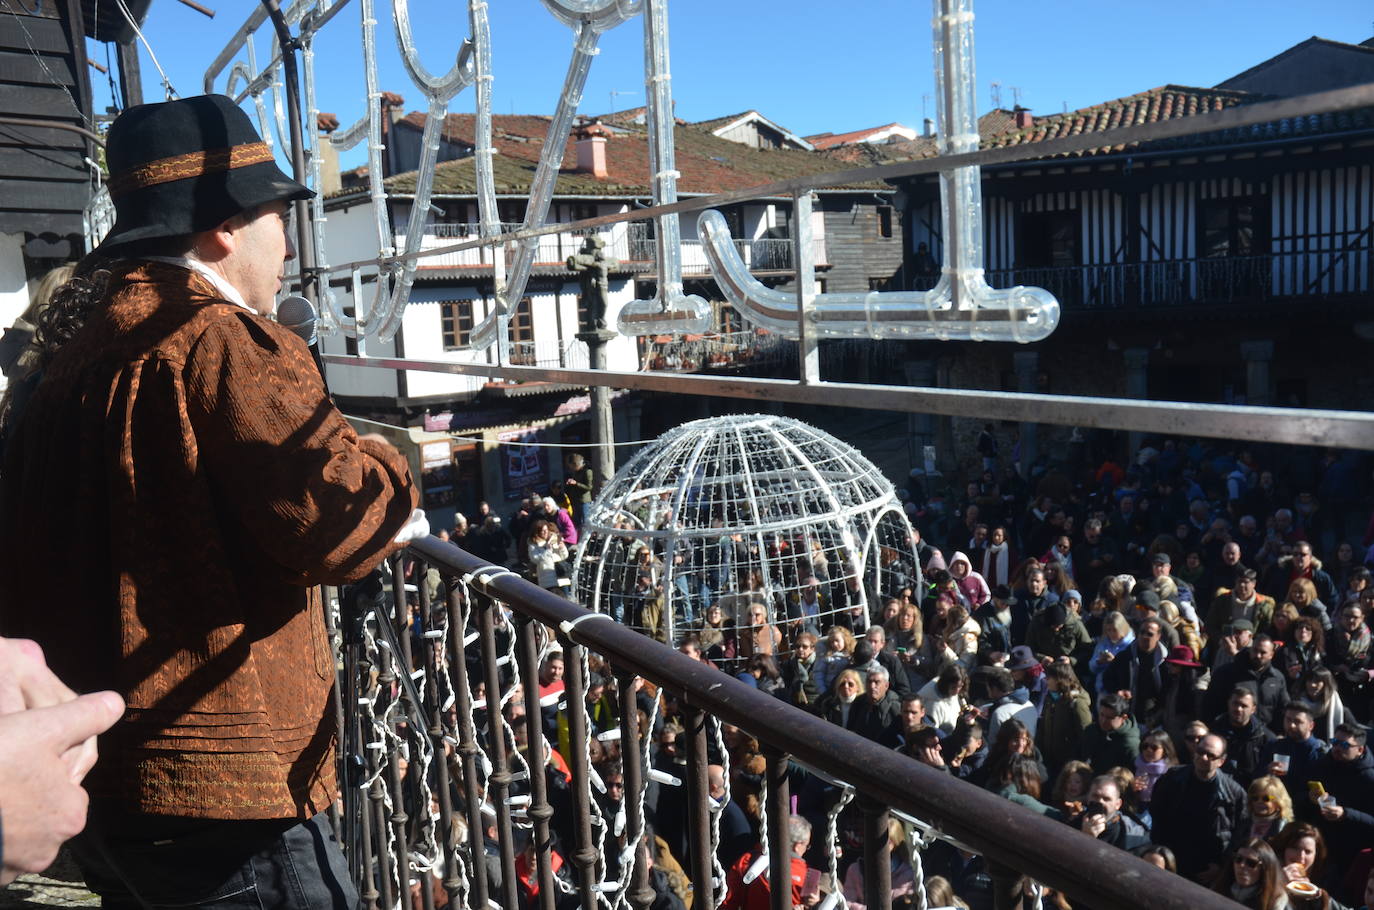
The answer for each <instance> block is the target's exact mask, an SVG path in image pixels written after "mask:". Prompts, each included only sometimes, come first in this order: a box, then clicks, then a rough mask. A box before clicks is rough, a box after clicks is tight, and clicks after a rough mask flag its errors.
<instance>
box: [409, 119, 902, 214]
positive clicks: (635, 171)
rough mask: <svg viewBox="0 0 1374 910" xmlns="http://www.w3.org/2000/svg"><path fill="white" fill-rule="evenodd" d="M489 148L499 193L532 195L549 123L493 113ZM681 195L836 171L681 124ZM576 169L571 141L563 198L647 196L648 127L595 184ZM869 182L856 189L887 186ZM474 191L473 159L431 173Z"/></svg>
mask: <svg viewBox="0 0 1374 910" xmlns="http://www.w3.org/2000/svg"><path fill="white" fill-rule="evenodd" d="M492 121H493V122H492V144H493V145H494V146H495V147H496V149H497V151H498V154H497V155H496V157H495V159H494V161H493V165H492V167H493V172H494V175H495V179H496V191H497V193H500V194H523V193H527V192H528V191H529V187H530V184H531V182H532V181H533V179H534V172H535V168H536V166H537V165H538V161H539V152H540V149H541V147H542V145H543V140H544V136H545V135H546V134H547V132H548V127H549V121H550V118H548V117H542V116H522V115H494V116H493V117H492ZM400 122H401V123H402V124H404V125H405V126H406V127H410V128H412V129H417V130H418V129H423V128H424V122H425V115H424V114H421V113H412V114H409V115H408V116H406V117H405V118H403V119H402V120H401V121H400ZM473 126H474V115H472V114H449V115H448V116H447V118H446V119H445V123H444V131H443V135H444V137H445V138H447V139H450V140H456V141H458V142H461V143H464V144H467V145H471V144H472V143H473V142H474V138H473ZM674 135H675V144H676V157H677V169H678V171H679V172H680V173H681V175H682V176H681V177H680V178H679V179H678V191H679V192H681V193H690V194H699V193H700V194H706V193H718V192H723V191H726V190H735V189H747V188H748V187H752V186H758V185H759V184H763V183H768V182H771V181H775V180H784V179H787V178H790V177H800V176H805V175H809V174H823V173H826V172H828V171H832V170H835V169H836V164H835V160H834V159H832V158H830V157H828V156H825V155H818V154H815V153H813V152H804V151H794V150H790V149H756V148H751V147H749V146H746V145H741V144H740V143H737V142H731V141H729V140H727V139H721V138H719V137H717V136H713V135H711V134H710V133H709V132H707V131H705V130H703V129H702V128H700V126H699V125H692V126H678V127H677V128H676V130H675V133H674ZM576 164H577V155H576V150H575V148H574V147H573V140H571V139H570V140H569V142H568V148H567V149H566V150H565V153H564V156H563V164H562V168H563V169H562V172H561V173H560V174H559V176H558V180H557V183H556V184H555V189H554V192H555V193H556V194H558V195H595V196H649V195H651V193H652V190H651V188H650V186H649V146H648V139H647V136H646V134H645V132H644V131H643V130H630V129H627V130H625V131H624V132H621V133H618V134H616V135H614V136H612V137H610V138H608V139H607V140H606V166H607V172H608V173H607V176H606V177H605V178H604V179H598V178H596V177H593V176H592V175H591V174H588V173H584V172H579V171H577V170H575V168H576ZM387 186H388V188H389V189H391V190H393V191H398V192H406V191H409V190H412V189H413V188H414V186H415V174H414V172H410V173H405V174H397V175H395V176H393V177H390V178H388V179H387ZM885 187H886V185H885V184H882V183H877V182H872V183H865V184H862V185H860V187H859V188H863V189H873V188H885ZM475 190H476V175H475V171H474V167H473V159H472V158H470V157H467V158H462V159H459V160H456V161H445V162H441V163H440V164H439V165H437V166H436V168H435V172H434V192H436V193H441V194H454V195H468V194H471V193H474V192H475Z"/></svg>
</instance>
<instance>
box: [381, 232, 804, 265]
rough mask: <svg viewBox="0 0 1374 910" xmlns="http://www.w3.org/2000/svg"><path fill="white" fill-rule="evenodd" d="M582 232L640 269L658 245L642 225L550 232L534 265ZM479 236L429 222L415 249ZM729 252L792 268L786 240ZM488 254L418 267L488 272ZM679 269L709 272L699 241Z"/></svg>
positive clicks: (429, 259) (458, 255)
mask: <svg viewBox="0 0 1374 910" xmlns="http://www.w3.org/2000/svg"><path fill="white" fill-rule="evenodd" d="M521 227H522V225H519V224H502V225H501V231H502V232H503V233H504V232H508V231H516V230H519V229H520V228H521ZM588 234H595V235H597V236H599V237H600V238H601V239H602V240H604V241H605V243H606V246H605V254H606V255H607V256H609V257H611V258H614V259H618V260H620V261H621V262H622V263H635V264H643V265H644V266H645V267H646V268H647V267H648V266H650V265H652V263H653V262H654V261H655V260H654V256H655V251H656V249H657V244H658V241H657V240H655V239H654V238H652V237H650V236H649V230H648V225H646V224H643V223H634V222H630V223H622V224H613V225H610V226H608V227H606V228H592V229H582V230H573V231H560V232H559V233H556V234H541V235H540V236H539V237H538V238H536V239H537V240H538V251H537V252H536V253H535V257H534V264H535V265H536V266H540V267H544V268H549V267H555V266H562V265H564V264H565V263H566V261H567V258H568V257H569V256H571V255H573V254H574V253H576V252H578V251H579V250H580V249H581V247H582V240H583V238H584V237H586V236H587V235H588ZM479 236H481V226H480V225H477V224H466V223H464V224H432V225H429V226H428V227H426V228H425V236H424V239H423V240H422V241H421V242H420V250H421V251H422V252H423V251H426V250H432V249H438V248H440V247H445V246H450V245H452V244H454V243H457V242H459V241H462V240H471V239H475V238H477V237H479ZM396 243H397V245H398V246H404V245H405V236H404V235H400V236H398V237H397V238H396ZM734 243H735V248H736V249H737V250H739V254H740V258H742V259H743V260H744V263H745V265H747V266H748V267H749V268H750V269H752V270H754V271H757V272H786V271H791V270H792V269H793V265H792V258H793V257H792V241H791V239H790V238H787V237H761V238H759V239H757V240H736V241H734ZM812 243H813V249H814V255H815V257H816V264H817V265H820V266H824V265H828V264H829V260H828V259H827V258H826V248H825V238H824V237H817V238H815V239H814V240H813V241H812ZM491 264H492V251H491V249H490V248H488V247H474V248H472V249H467V250H451V251H448V252H444V253H437V254H435V255H433V256H426V257H425V258H424V259H423V260H421V267H422V268H444V269H454V268H483V267H485V268H490V267H491ZM682 269H683V273H684V274H686V275H707V274H710V271H711V270H710V266H709V265H708V264H707V262H706V252H705V250H704V249H702V245H701V241H700V240H693V239H684V240H683V241H682Z"/></svg>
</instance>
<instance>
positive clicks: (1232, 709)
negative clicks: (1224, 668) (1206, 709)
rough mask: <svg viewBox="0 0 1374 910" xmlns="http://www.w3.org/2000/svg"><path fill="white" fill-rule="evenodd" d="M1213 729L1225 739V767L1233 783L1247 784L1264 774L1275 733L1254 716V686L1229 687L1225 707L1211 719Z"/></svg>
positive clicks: (1244, 785)
mask: <svg viewBox="0 0 1374 910" xmlns="http://www.w3.org/2000/svg"><path fill="white" fill-rule="evenodd" d="M1212 730H1213V731H1214V732H1215V733H1217V734H1219V735H1221V736H1223V737H1225V738H1226V755H1227V761H1226V764H1225V766H1224V770H1225V771H1226V773H1228V774H1230V775H1231V776H1232V777H1233V778H1235V779H1236V783H1238V784H1240V785H1241V786H1242V787H1247V786H1249V785H1250V782H1251V781H1252V780H1254V779H1255V777H1257V776H1259V775H1260V774H1263V773H1264V771H1263V769H1264V764H1263V761H1264V754H1265V751H1266V750H1267V749H1268V746H1269V744H1270V743H1271V742H1273V741H1274V739H1275V736H1274V734H1273V732H1272V731H1271V730H1270V729H1269V728H1268V727H1266V726H1265V725H1264V724H1262V723H1260V719H1259V717H1258V716H1256V713H1255V691H1254V690H1253V689H1251V688H1249V687H1247V686H1236V687H1235V688H1234V689H1232V690H1231V697H1230V699H1229V700H1228V701H1227V703H1226V710H1225V712H1223V713H1222V714H1221V715H1220V716H1219V717H1217V718H1216V719H1215V720H1214V721H1213V722H1212Z"/></svg>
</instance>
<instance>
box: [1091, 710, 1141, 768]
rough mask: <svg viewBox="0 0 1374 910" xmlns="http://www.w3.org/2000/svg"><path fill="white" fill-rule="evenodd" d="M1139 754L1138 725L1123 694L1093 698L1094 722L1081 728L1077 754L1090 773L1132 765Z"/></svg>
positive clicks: (1130, 766)
mask: <svg viewBox="0 0 1374 910" xmlns="http://www.w3.org/2000/svg"><path fill="white" fill-rule="evenodd" d="M1139 754H1140V728H1139V727H1137V726H1136V723H1135V719H1134V718H1132V717H1131V712H1130V707H1129V704H1128V703H1127V701H1126V699H1125V697H1123V696H1121V695H1118V694H1117V693H1115V692H1108V693H1106V694H1104V695H1102V696H1101V697H1100V698H1098V700H1097V723H1096V724H1095V725H1093V726H1091V727H1088V729H1086V730H1084V731H1083V739H1082V742H1081V743H1080V744H1079V749H1078V757H1079V758H1081V759H1082V760H1083V761H1085V762H1087V763H1088V764H1090V765H1092V768H1093V773H1094V774H1106V773H1107V772H1108V771H1110V770H1111V769H1113V768H1118V767H1120V768H1132V767H1134V766H1135V759H1136V756H1137V755H1139Z"/></svg>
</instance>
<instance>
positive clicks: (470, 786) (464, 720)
mask: <svg viewBox="0 0 1374 910" xmlns="http://www.w3.org/2000/svg"><path fill="white" fill-rule="evenodd" d="M444 586H445V588H446V589H447V592H448V629H449V634H448V653H449V671H450V673H451V678H452V680H453V697H454V702H453V703H454V707H455V708H456V709H457V711H458V761H459V765H460V767H461V769H462V777H463V803H464V808H465V809H466V811H467V821H468V854H469V856H470V857H471V859H472V869H473V876H472V877H473V879H474V880H475V881H473V883H472V888H470V889H469V890H468V895H469V900H470V903H469V907H468V910H488V908H487V901H488V900H490V898H491V894H490V889H489V888H488V887H487V871H486V832H487V826H486V823H485V822H484V821H483V820H482V788H481V787H480V785H479V784H478V782H477V754H478V752H480V751H481V750H480V749H479V748H478V746H477V736H476V732H477V731H476V730H475V729H474V727H473V723H472V686H471V684H470V683H469V681H468V664H467V657H466V654H465V653H464V652H465V651H466V650H467V649H466V648H465V647H464V645H463V640H464V636H465V635H466V634H467V621H466V618H465V616H464V610H463V592H462V589H461V588H460V587H459V585H458V583H457V582H456V581H455V580H454V576H453V575H451V574H450V575H445V576H444ZM455 910H456V906H455Z"/></svg>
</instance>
